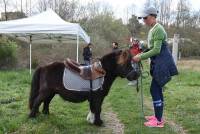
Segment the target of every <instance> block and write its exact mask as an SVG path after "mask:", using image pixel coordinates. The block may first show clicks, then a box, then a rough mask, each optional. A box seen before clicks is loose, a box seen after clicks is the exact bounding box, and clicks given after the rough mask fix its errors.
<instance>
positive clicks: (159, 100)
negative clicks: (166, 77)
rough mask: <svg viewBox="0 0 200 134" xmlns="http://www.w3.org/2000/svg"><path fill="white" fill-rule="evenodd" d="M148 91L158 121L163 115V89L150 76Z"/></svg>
mask: <svg viewBox="0 0 200 134" xmlns="http://www.w3.org/2000/svg"><path fill="white" fill-rule="evenodd" d="M150 93H151V96H152V100H153V106H154V112H155V116H156V118H157V120H158V121H161V119H162V115H163V102H164V99H163V90H162V87H160V86H159V85H158V83H157V82H156V80H155V79H154V78H152V81H151V88H150Z"/></svg>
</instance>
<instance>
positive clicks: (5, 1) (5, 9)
mask: <svg viewBox="0 0 200 134" xmlns="http://www.w3.org/2000/svg"><path fill="white" fill-rule="evenodd" d="M3 4H4V13H5V20H8V16H7V6H8V0H3Z"/></svg>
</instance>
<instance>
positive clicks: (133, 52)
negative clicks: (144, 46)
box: [130, 43, 142, 56]
mask: <svg viewBox="0 0 200 134" xmlns="http://www.w3.org/2000/svg"><path fill="white" fill-rule="evenodd" d="M141 52H142V50H141V49H140V46H139V44H138V43H136V44H132V46H131V47H130V53H131V55H132V56H135V55H137V54H139V53H141Z"/></svg>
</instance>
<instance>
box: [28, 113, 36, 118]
mask: <svg viewBox="0 0 200 134" xmlns="http://www.w3.org/2000/svg"><path fill="white" fill-rule="evenodd" d="M28 117H29V118H35V117H36V114H33V113H30V114H29V116H28Z"/></svg>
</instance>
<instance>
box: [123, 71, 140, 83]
mask: <svg viewBox="0 0 200 134" xmlns="http://www.w3.org/2000/svg"><path fill="white" fill-rule="evenodd" d="M139 76H140V73H139V72H138V71H135V70H132V71H131V72H129V73H128V74H127V76H126V78H127V79H128V80H129V81H133V80H137V79H138V77H139Z"/></svg>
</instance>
